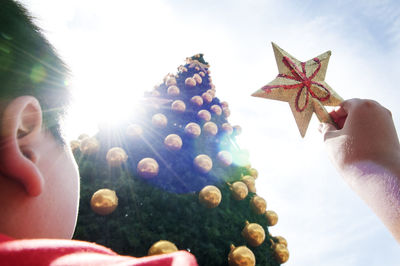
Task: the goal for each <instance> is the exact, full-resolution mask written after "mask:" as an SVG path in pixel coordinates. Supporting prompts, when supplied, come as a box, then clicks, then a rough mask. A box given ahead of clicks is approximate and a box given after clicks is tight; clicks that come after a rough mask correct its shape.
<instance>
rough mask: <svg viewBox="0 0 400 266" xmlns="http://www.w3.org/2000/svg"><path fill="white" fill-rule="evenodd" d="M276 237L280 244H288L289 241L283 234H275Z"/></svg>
mask: <svg viewBox="0 0 400 266" xmlns="http://www.w3.org/2000/svg"><path fill="white" fill-rule="evenodd" d="M274 238H276V239H277V240H278V243H279V244H282V245H284V246H285V247H287V246H288V243H287V241H286V239H285V238H284V237H283V236H274Z"/></svg>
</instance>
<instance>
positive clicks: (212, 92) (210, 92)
mask: <svg viewBox="0 0 400 266" xmlns="http://www.w3.org/2000/svg"><path fill="white" fill-rule="evenodd" d="M206 93H208V94H210V95H211V96H212V97H213V98H214V97H215V90H207V91H206Z"/></svg>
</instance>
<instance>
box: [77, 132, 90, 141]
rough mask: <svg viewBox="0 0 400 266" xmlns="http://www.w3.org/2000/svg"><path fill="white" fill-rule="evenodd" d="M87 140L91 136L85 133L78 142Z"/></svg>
mask: <svg viewBox="0 0 400 266" xmlns="http://www.w3.org/2000/svg"><path fill="white" fill-rule="evenodd" d="M87 138H90V136H89V135H88V134H85V133H83V134H80V135H79V137H78V140H84V139H87Z"/></svg>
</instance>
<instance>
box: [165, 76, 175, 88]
mask: <svg viewBox="0 0 400 266" xmlns="http://www.w3.org/2000/svg"><path fill="white" fill-rule="evenodd" d="M165 85H167V86H172V85H176V79H175V77H173V76H168V77H166V79H165Z"/></svg>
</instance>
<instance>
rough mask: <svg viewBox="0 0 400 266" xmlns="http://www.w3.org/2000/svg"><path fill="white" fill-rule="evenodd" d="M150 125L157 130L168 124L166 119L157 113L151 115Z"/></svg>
mask: <svg viewBox="0 0 400 266" xmlns="http://www.w3.org/2000/svg"><path fill="white" fill-rule="evenodd" d="M151 123H152V124H153V125H154V126H155V127H158V128H165V127H166V126H167V123H168V119H167V117H166V116H165V115H163V114H161V113H158V114H155V115H153V117H152V118H151Z"/></svg>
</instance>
